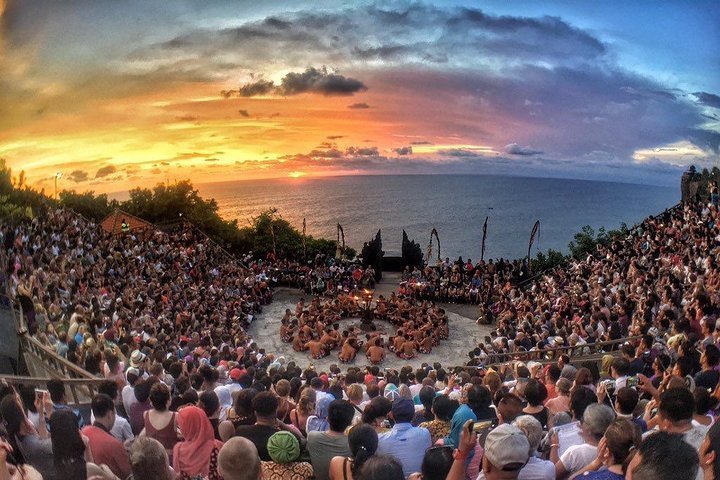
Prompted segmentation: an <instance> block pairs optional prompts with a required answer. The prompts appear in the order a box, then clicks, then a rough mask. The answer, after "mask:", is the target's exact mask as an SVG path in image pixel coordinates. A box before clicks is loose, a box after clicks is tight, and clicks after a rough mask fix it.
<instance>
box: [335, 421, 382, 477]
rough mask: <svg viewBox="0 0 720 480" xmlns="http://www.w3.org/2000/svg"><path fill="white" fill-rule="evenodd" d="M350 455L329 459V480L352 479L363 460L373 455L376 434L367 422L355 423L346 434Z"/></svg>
mask: <svg viewBox="0 0 720 480" xmlns="http://www.w3.org/2000/svg"><path fill="white" fill-rule="evenodd" d="M348 445H349V446H350V454H351V455H352V456H351V457H333V459H332V460H330V472H329V473H330V480H353V478H357V477H358V476H359V473H358V472H360V469H361V468H362V466H363V465H364V464H365V462H366V461H367V460H368V459H369V458H370V457H372V456H373V455H375V452H376V451H377V447H378V434H377V432H376V431H375V429H374V428H373V427H371V426H370V425H368V424H364V423H362V424H360V425H355V426H354V427H352V428H351V429H350V433H349V434H348Z"/></svg>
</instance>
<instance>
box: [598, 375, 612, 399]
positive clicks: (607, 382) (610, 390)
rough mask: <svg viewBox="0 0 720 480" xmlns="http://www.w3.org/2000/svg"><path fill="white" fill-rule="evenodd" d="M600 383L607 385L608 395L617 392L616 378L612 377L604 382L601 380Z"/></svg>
mask: <svg viewBox="0 0 720 480" xmlns="http://www.w3.org/2000/svg"><path fill="white" fill-rule="evenodd" d="M600 384H601V385H602V386H603V387H605V391H606V392H607V394H608V395H613V394H614V393H615V380H613V379H612V378H609V379H607V380H603V381H602V382H600Z"/></svg>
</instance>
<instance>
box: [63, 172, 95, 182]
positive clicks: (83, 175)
mask: <svg viewBox="0 0 720 480" xmlns="http://www.w3.org/2000/svg"><path fill="white" fill-rule="evenodd" d="M68 178H69V179H70V180H72V181H73V182H75V183H80V182H84V181H86V180H87V179H88V178H90V176H89V175H88V173H87V172H86V171H84V170H73V171H72V172H70V175H68Z"/></svg>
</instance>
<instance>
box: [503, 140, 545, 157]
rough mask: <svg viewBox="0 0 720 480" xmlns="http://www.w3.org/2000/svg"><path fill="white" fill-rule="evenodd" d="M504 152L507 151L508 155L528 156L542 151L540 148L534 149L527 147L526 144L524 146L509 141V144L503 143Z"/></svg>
mask: <svg viewBox="0 0 720 480" xmlns="http://www.w3.org/2000/svg"><path fill="white" fill-rule="evenodd" d="M505 153H509V154H510V155H523V156H530V155H539V154H541V153H543V152H542V151H541V150H535V149H533V148H530V147H527V146H526V147H524V146H522V145H519V144H517V143H509V144H507V145H505Z"/></svg>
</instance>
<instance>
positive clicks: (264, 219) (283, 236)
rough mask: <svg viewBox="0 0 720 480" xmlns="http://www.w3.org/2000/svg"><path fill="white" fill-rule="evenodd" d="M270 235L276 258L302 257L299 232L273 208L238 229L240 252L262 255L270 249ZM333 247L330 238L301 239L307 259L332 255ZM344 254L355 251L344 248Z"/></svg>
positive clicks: (309, 237) (352, 254) (297, 258)
mask: <svg viewBox="0 0 720 480" xmlns="http://www.w3.org/2000/svg"><path fill="white" fill-rule="evenodd" d="M271 226H272V229H271V228H270V227H271ZM273 235H274V237H275V239H274V241H275V251H276V252H277V256H278V257H279V258H293V259H296V260H302V259H303V245H302V233H301V232H300V231H298V230H297V229H296V228H295V227H293V226H292V225H291V224H290V222H288V221H287V220H285V219H284V218H282V217H281V216H280V215H279V214H278V213H277V209H275V208H270V209H268V210H265V211H264V212H262V213H260V215H258V216H257V217H254V218H253V219H252V220H251V221H250V225H249V226H247V227H244V228H242V229H240V230H239V236H240V239H241V240H240V243H241V244H243V246H244V247H245V250H244V251H248V250H252V252H253V253H254V254H256V255H259V256H263V257H264V256H266V255H267V254H268V253H270V252H272V251H273ZM336 246H337V244H336V242H335V241H333V240H328V239H324V238H314V237H313V236H311V235H308V236H306V238H305V247H306V253H307V258H308V259H312V258H314V257H315V256H316V255H317V254H322V255H329V256H334V255H335V248H336ZM345 256H346V257H348V258H353V257H354V256H355V250H353V249H352V248H349V247H346V248H345Z"/></svg>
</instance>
